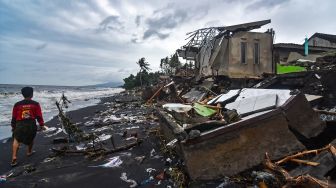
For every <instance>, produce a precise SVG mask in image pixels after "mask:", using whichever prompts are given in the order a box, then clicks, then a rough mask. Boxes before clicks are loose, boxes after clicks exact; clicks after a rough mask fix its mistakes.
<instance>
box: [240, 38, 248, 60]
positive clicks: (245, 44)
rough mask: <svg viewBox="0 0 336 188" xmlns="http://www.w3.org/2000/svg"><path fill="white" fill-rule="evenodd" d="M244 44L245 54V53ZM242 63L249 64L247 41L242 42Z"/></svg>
mask: <svg viewBox="0 0 336 188" xmlns="http://www.w3.org/2000/svg"><path fill="white" fill-rule="evenodd" d="M243 45H244V54H243ZM243 59H244V61H243ZM240 64H242V65H247V42H246V41H241V42H240Z"/></svg>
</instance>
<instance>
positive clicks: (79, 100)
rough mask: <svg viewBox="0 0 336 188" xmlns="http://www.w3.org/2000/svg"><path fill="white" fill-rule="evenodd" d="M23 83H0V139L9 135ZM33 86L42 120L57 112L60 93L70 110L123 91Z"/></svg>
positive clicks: (116, 89) (34, 98) (90, 104)
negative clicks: (15, 105) (68, 101)
mask: <svg viewBox="0 0 336 188" xmlns="http://www.w3.org/2000/svg"><path fill="white" fill-rule="evenodd" d="M22 87H24V86H23V85H7V84H0V140H1V139H3V138H7V137H9V136H10V135H11V129H10V121H11V118H12V109H13V105H14V104H15V103H16V102H18V101H20V100H22V99H23V97H22V95H21V88H22ZM31 87H33V88H34V97H33V100H35V101H37V102H39V103H40V105H41V108H42V112H43V116H44V121H45V122H47V121H48V120H51V119H52V118H53V117H54V116H56V115H57V114H58V110H57V107H56V105H55V102H56V101H59V100H60V98H61V96H62V94H63V93H64V95H65V96H66V97H67V98H68V100H70V102H71V104H69V108H68V109H67V110H66V111H72V110H76V109H79V108H83V107H87V106H92V105H95V104H97V103H98V102H100V98H102V97H107V96H111V95H113V94H116V93H119V92H121V91H123V89H122V88H104V87H93V86H84V87H73V86H31Z"/></svg>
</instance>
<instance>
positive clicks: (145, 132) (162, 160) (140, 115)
mask: <svg viewBox="0 0 336 188" xmlns="http://www.w3.org/2000/svg"><path fill="white" fill-rule="evenodd" d="M152 113H153V112H152V110H151V109H149V108H146V107H143V106H142V105H141V103H140V99H139V98H137V97H134V96H129V95H126V94H125V93H124V94H119V95H117V96H112V97H108V98H104V99H102V100H101V102H100V103H99V104H97V105H95V106H90V107H86V108H82V109H79V110H76V111H71V112H68V113H67V116H68V117H70V118H71V121H72V122H73V123H77V124H78V126H79V127H80V128H81V129H82V130H84V131H85V132H90V131H91V132H92V131H96V133H97V134H99V135H109V134H110V135H113V138H114V142H115V145H116V147H120V146H123V145H125V144H127V143H131V142H132V140H134V139H132V138H129V137H131V135H133V136H134V135H135V134H136V135H135V136H137V137H138V139H141V140H143V143H142V144H140V145H139V146H134V147H132V148H131V149H128V150H125V151H120V152H116V153H112V154H109V155H107V156H104V157H98V158H87V157H85V156H84V155H82V154H64V155H63V154H59V155H57V154H55V153H54V152H53V151H52V150H51V148H53V147H54V148H58V147H61V146H62V145H65V144H64V143H63V144H53V139H54V138H56V137H66V135H65V134H64V133H63V132H61V133H59V134H56V135H53V136H51V137H46V135H51V134H52V133H56V131H57V130H56V131H53V132H50V133H45V132H39V133H38V134H37V137H36V139H35V146H34V150H35V151H36V153H35V154H34V155H33V156H31V157H27V156H25V152H26V147H24V146H21V147H20V151H19V155H18V162H19V165H18V166H17V167H14V168H12V167H11V166H10V160H11V143H12V140H11V139H5V140H1V142H0V175H7V176H8V175H10V176H9V177H8V178H7V179H6V181H5V182H1V183H0V187H25V188H26V187H73V188H75V187H81V188H83V187H98V186H99V187H131V186H132V182H131V181H130V182H126V181H124V180H122V179H121V176H122V175H123V173H126V176H127V179H132V180H134V181H136V183H137V185H138V186H141V187H154V186H155V187H175V186H174V183H173V182H172V181H171V180H170V179H169V178H166V177H164V178H163V180H160V179H162V178H160V177H159V178H157V177H156V176H157V175H159V174H162V172H163V171H164V170H166V171H167V170H169V168H170V167H169V162H166V161H167V157H165V156H163V154H162V153H160V142H159V139H158V138H157V137H156V136H155V135H154V134H152V133H151V132H152V131H153V130H155V129H157V128H158V122H157V120H156V118H155V117H154V116H153V115H152ZM110 117H117V118H112V119H111V118H110ZM46 125H47V126H48V127H49V128H50V127H56V128H60V127H61V125H60V122H59V120H58V118H56V117H54V118H53V119H52V120H51V121H49V122H47V123H46ZM125 131H127V136H126V137H127V138H128V139H127V138H124V137H122V135H123V134H125V133H124V132H125ZM102 143H103V145H104V147H106V148H112V144H111V141H110V139H107V140H105V141H102ZM117 156H119V159H120V160H121V161H122V163H121V165H120V166H119V167H108V168H104V167H100V166H99V167H97V165H102V164H105V163H107V162H108V159H110V158H112V157H117ZM136 157H140V158H144V160H143V161H142V162H139V160H136ZM172 160H173V161H174V159H172ZM168 161H170V159H168ZM167 163H168V164H167ZM167 165H168V166H167ZM93 166H96V167H93ZM170 170H171V169H170Z"/></svg>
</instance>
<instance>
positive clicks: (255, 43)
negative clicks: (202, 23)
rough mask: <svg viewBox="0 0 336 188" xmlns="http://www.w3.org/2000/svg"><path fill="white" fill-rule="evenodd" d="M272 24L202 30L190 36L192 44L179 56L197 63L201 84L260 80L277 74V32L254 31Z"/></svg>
mask: <svg viewBox="0 0 336 188" xmlns="http://www.w3.org/2000/svg"><path fill="white" fill-rule="evenodd" d="M270 22H271V20H263V21H257V22H250V23H244V24H239V25H232V26H224V27H211V28H203V29H199V30H196V31H193V32H191V33H188V34H187V35H189V37H188V39H189V42H188V43H187V44H186V45H184V46H183V47H182V48H181V49H179V50H177V52H178V54H179V56H180V57H182V58H184V59H187V60H194V62H195V68H196V79H197V80H199V79H201V78H205V77H211V76H227V77H229V78H238V79H239V78H259V77H261V75H262V74H263V73H275V66H274V63H273V61H272V59H273V58H272V48H273V37H274V31H273V30H272V29H269V30H267V31H266V32H252V31H251V30H253V29H257V28H260V27H261V26H263V25H266V24H268V23H270Z"/></svg>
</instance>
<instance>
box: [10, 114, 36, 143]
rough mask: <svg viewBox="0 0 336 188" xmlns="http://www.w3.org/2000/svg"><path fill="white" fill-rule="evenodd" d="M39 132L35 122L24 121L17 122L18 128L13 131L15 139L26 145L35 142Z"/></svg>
mask: <svg viewBox="0 0 336 188" xmlns="http://www.w3.org/2000/svg"><path fill="white" fill-rule="evenodd" d="M36 132H37V126H36V121H35V120H24V121H18V122H16V127H15V129H14V131H13V137H14V138H15V139H16V140H17V141H18V142H19V143H23V144H25V145H29V144H31V143H32V142H33V140H34V138H35V136H36Z"/></svg>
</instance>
